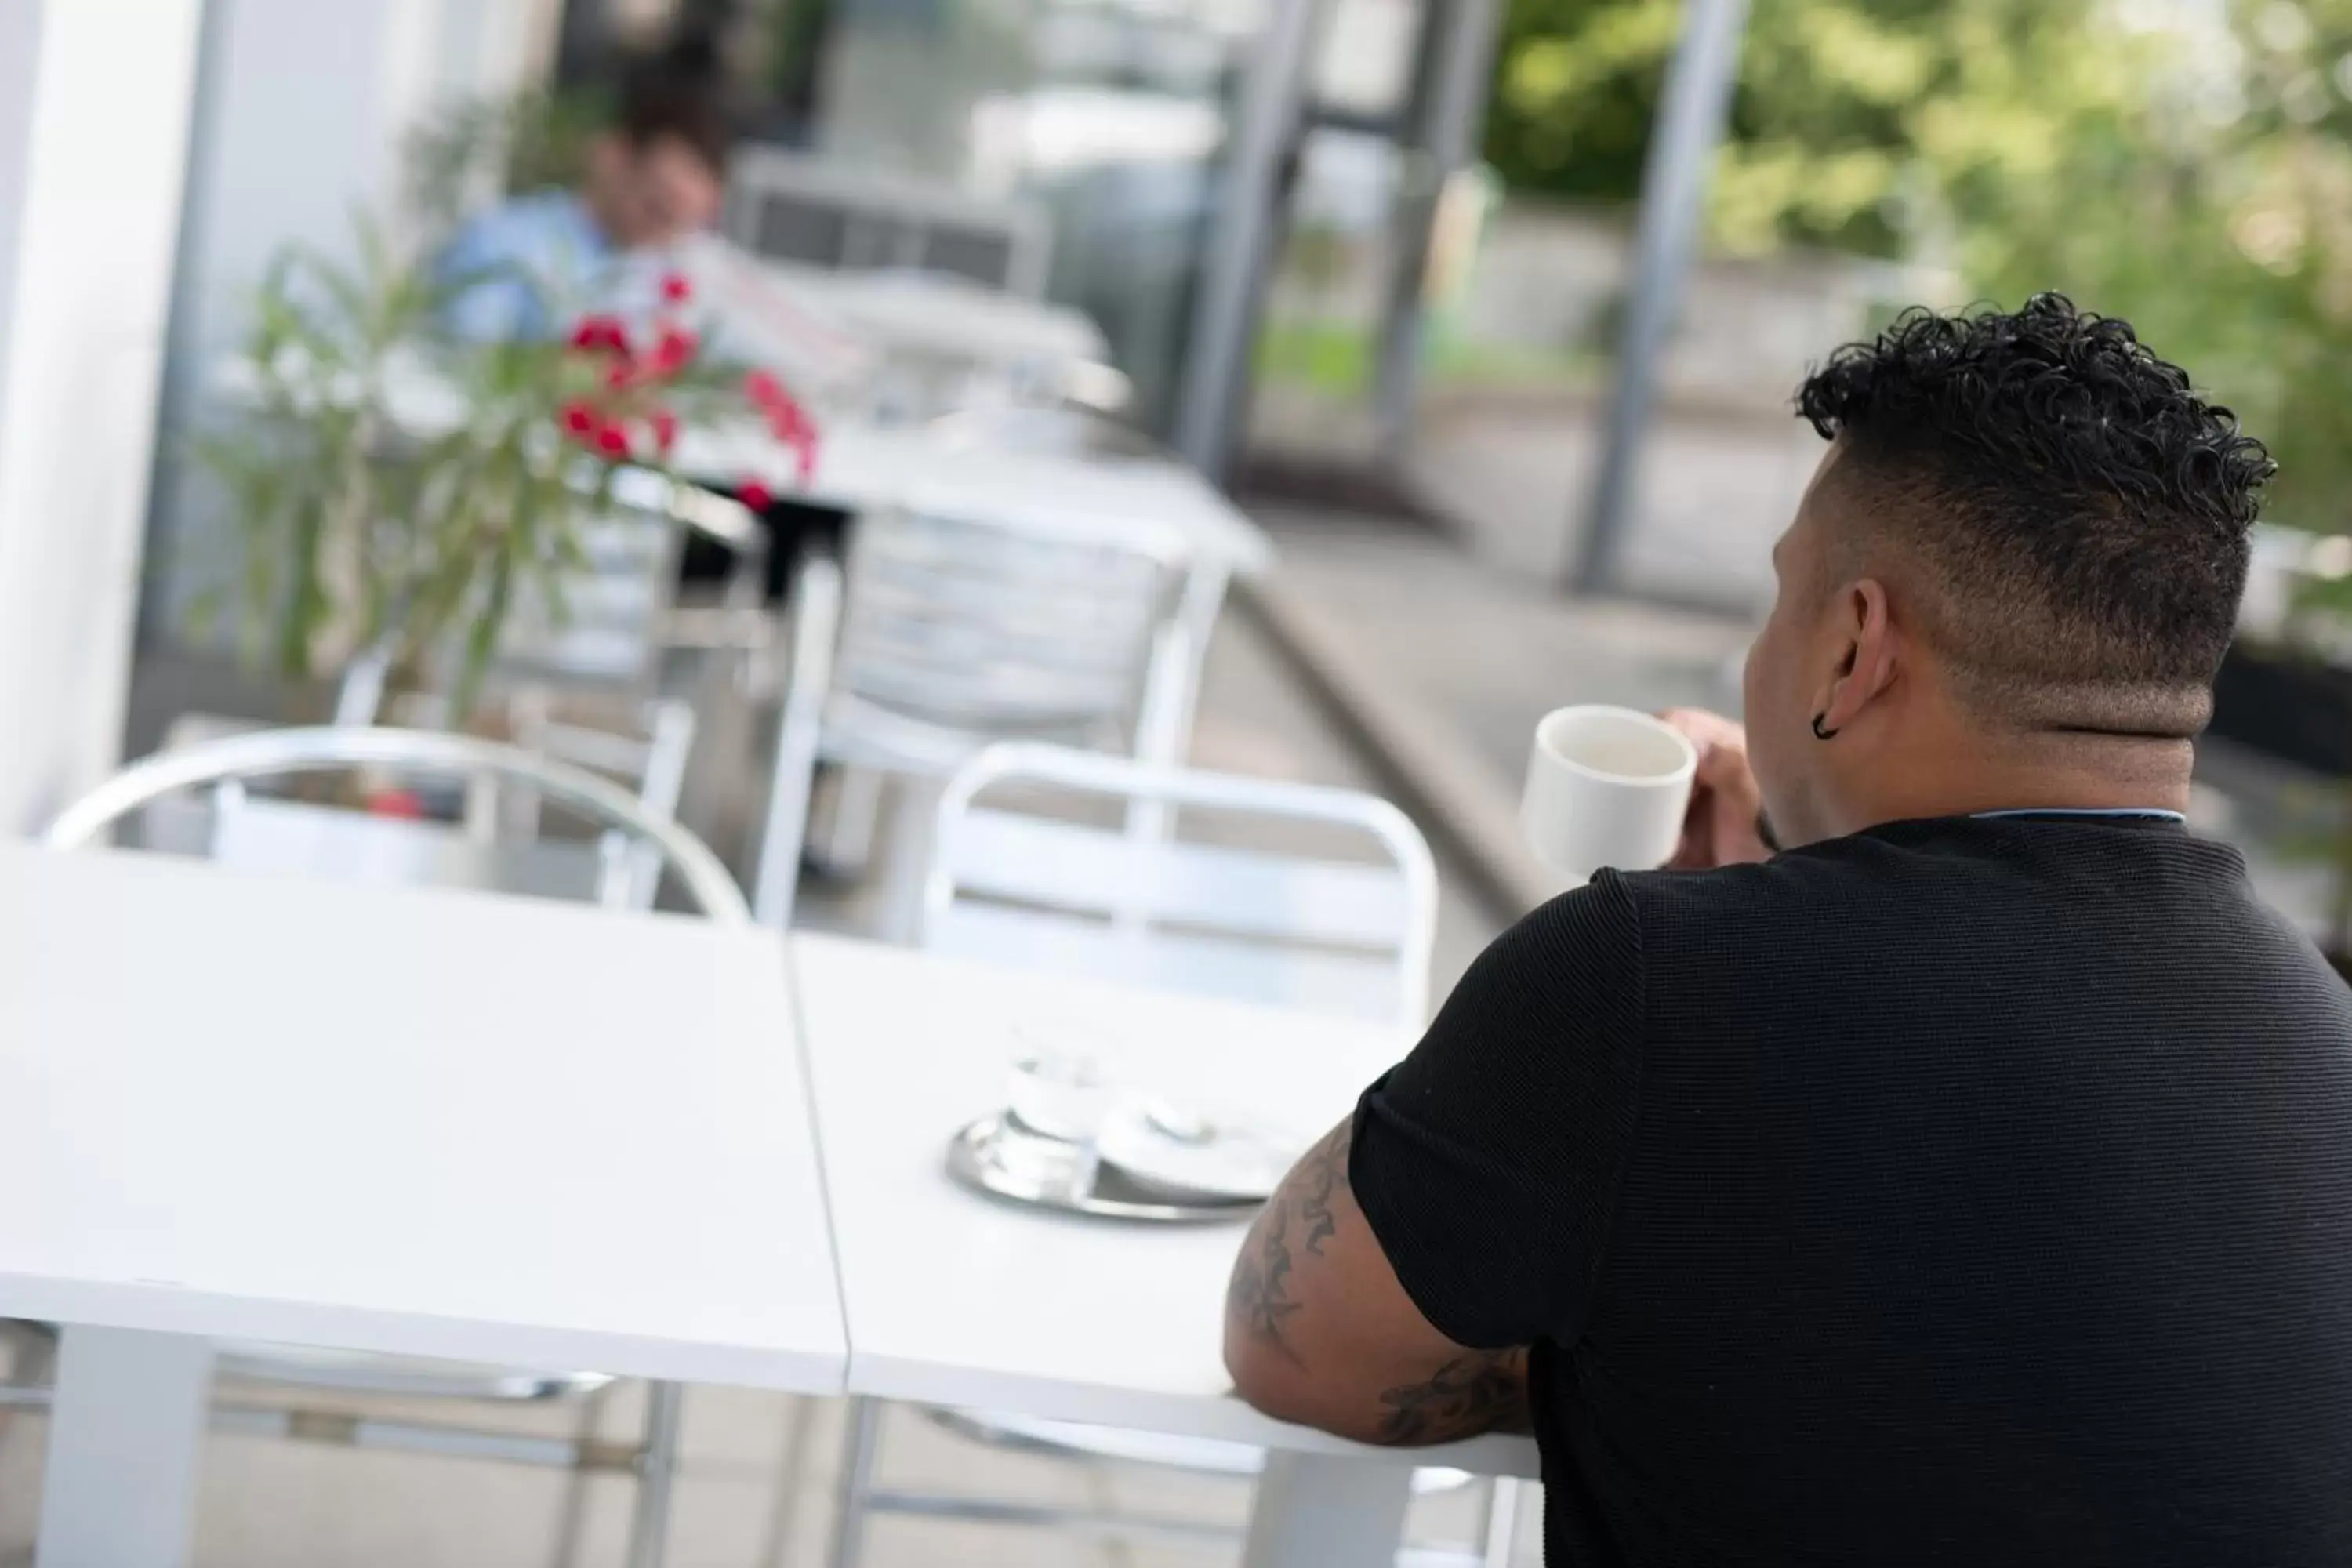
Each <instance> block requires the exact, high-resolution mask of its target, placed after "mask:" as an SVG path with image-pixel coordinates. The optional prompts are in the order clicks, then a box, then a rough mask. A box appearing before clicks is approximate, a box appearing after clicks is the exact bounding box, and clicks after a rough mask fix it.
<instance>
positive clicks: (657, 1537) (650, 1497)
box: [627, 1383, 686, 1568]
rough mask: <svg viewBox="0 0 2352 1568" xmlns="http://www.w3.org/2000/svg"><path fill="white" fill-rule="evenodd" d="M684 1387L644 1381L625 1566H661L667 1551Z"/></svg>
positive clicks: (683, 1419)
mask: <svg viewBox="0 0 2352 1568" xmlns="http://www.w3.org/2000/svg"><path fill="white" fill-rule="evenodd" d="M685 1425H686V1385H685V1384H677V1383H653V1384H646V1441H645V1447H644V1448H643V1449H642V1450H640V1451H639V1454H638V1457H637V1506H636V1510H635V1512H634V1513H632V1514H631V1515H630V1517H629V1555H628V1558H627V1563H628V1565H629V1568H661V1563H662V1559H663V1557H664V1556H666V1555H667V1553H668V1552H669V1505H670V1498H671V1496H672V1494H673V1493H675V1492H676V1491H677V1453H678V1439H679V1437H680V1436H681V1435H682V1433H683V1431H684V1428H685Z"/></svg>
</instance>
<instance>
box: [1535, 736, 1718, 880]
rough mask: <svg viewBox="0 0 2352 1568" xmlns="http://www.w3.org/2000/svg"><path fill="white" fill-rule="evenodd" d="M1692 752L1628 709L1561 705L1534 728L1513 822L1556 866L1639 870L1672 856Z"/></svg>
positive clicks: (1569, 870) (1572, 873)
mask: <svg viewBox="0 0 2352 1568" xmlns="http://www.w3.org/2000/svg"><path fill="white" fill-rule="evenodd" d="M1697 772H1698V749H1697V748H1696V747H1695V746H1693V745H1692V744H1691V743H1690V741H1689V740H1688V738H1687V737H1685V735H1684V734H1683V733H1682V731H1678V730H1676V729H1675V727H1674V726H1673V725H1671V724H1668V723H1667V722H1665V721H1664V720H1662V719H1656V718H1653V717H1652V716H1651V715H1649V714H1647V713H1638V712H1635V711H1634V710H1633V709H1631V708H1605V707H1582V708H1562V709H1559V710H1557V711H1554V712H1551V713H1547V714H1545V715H1544V719H1543V722H1541V723H1539V724H1538V725H1537V726H1536V742H1535V752H1534V754H1533V755H1532V756H1531V757H1530V758H1529V759H1528V788H1527V794H1526V795H1525V796H1523V797H1522V798H1521V800H1520V803H1519V823H1520V826H1521V828H1522V829H1523V830H1524V831H1525V832H1526V834H1527V836H1528V847H1531V848H1532V849H1534V850H1535V852H1536V857H1537V858H1538V859H1540V860H1541V861H1542V862H1543V863H1544V864H1545V865H1546V866H1548V867H1549V868H1551V869H1552V870H1554V871H1557V872H1559V874H1560V875H1561V876H1563V877H1567V878H1571V879H1574V880H1576V881H1580V882H1581V881H1585V880H1587V879H1590V878H1591V875H1592V873H1593V872H1595V871H1598V870H1599V869H1601V868H1602V867H1603V866H1614V867H1616V868H1619V869H1620V870H1626V871H1645V870H1650V869H1653V868H1656V867H1659V866H1663V865H1664V864H1665V863H1666V862H1667V861H1668V860H1670V859H1672V858H1674V853H1675V844H1676V843H1678V842H1679V841H1680V840H1681V838H1682V831H1683V816H1684V814H1685V812H1686V811H1687V810H1688V809H1689V807H1690V796H1691V779H1692V777H1693V776H1694V775H1695V774H1696V773H1697Z"/></svg>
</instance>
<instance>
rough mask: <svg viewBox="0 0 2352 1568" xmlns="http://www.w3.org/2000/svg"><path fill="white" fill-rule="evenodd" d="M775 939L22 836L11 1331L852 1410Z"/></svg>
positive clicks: (3, 1106) (10, 983)
mask: <svg viewBox="0 0 2352 1568" xmlns="http://www.w3.org/2000/svg"><path fill="white" fill-rule="evenodd" d="M809 1125H810V1124H809V1118H808V1113H807V1105H806V1102H805V1099H804V1095H803V1084H802V1079H801V1076H800V1072H799V1068H798V1063H797V1061H796V1058H795V1045H794V1038H793V1013H792V1008H791V1002H790V994H789V990H788V986H787V981H786V975H785V973H784V964H783V954H782V951H781V944H780V943H778V942H777V941H776V939H775V938H774V937H773V936H772V934H769V933H765V932H761V931H748V930H742V929H722V928H719V927H716V926H712V925H709V924H708V923H705V922H702V921H695V920H691V919H686V918H680V917H671V916H650V915H649V916H635V915H622V914H615V913H612V912H608V911H605V910H593V909H585V908H580V907H576V906H570V905H563V904H556V903H543V902H532V901H525V900H507V899H501V898H498V897H494V896H488V895H482V894H473V893H455V892H444V891H436V890H428V889H386V888H382V887H355V886H345V885H340V884H331V883H319V882H310V881H304V880H299V879H274V878H268V877H260V876H248V875H241V874H239V873H236V872H233V871H229V870H225V869H222V868H216V867H212V866H207V865H205V864H203V863H201V862H196V861H189V860H179V859H173V858H166V857H162V856H146V855H140V854H133V853H127V852H110V851H103V850H96V851H89V852H85V853H81V854H66V853H62V852H57V851H49V850H43V849H37V848H31V847H20V846H0V1316H7V1317H30V1318H40V1319H49V1320H57V1321H67V1322H72V1323H87V1324H92V1325H97V1326H101V1327H112V1328H130V1329H147V1330H158V1331H172V1332H180V1333H188V1334H199V1335H206V1336H211V1337H215V1338H223V1339H228V1338H235V1339H259V1340H279V1341H291V1342H301V1343H310V1344H320V1345H329V1346H334V1347H338V1348H343V1349H352V1350H366V1351H378V1352H395V1353H403V1354H410V1355H421V1356H435V1357H450V1358H456V1359H460V1360H467V1361H477V1362H488V1363H499V1364H507V1365H516V1366H524V1367H538V1368H546V1369H550V1370H559V1369H566V1368H576V1369H589V1370H596V1371H603V1372H610V1373H625V1374H631V1375H637V1376H646V1377H659V1378H672V1379H679V1380H688V1381H707V1382H717V1383H731V1384H756V1385H762V1386H769V1387H775V1388H784V1389H796V1390H805V1391H837V1390H838V1389H839V1388H840V1387H841V1383H842V1376H843V1372H844V1367H845V1355H846V1350H845V1341H844V1336H843V1331H842V1321H841V1313H840V1305H839V1297H838V1294H837V1291H836V1284H835V1274H834V1269H833V1260H832V1250H831V1239H830V1236H829V1233H828V1229H827V1225H826V1217H825V1210H824V1198H823V1189H822V1186H821V1183H820V1179H819V1175H818V1171H817V1163H816V1156H815V1148H814V1139H813V1137H812V1135H811V1133H810V1131H809Z"/></svg>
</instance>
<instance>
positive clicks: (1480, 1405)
mask: <svg viewBox="0 0 2352 1568" xmlns="http://www.w3.org/2000/svg"><path fill="white" fill-rule="evenodd" d="M1527 1358H1528V1352H1525V1351H1523V1350H1513V1351H1496V1352H1491V1353H1488V1354H1484V1355H1465V1356H1457V1357H1455V1358H1454V1360H1452V1361H1449V1362H1447V1363H1445V1364H1444V1366H1441V1367H1439V1368H1438V1369H1437V1371H1436V1372H1435V1373H1432V1374H1431V1376H1430V1378H1429V1380H1428V1381H1427V1382H1425V1383H1410V1384H1404V1385H1402V1387H1398V1388H1391V1389H1388V1390H1386V1391H1385V1392H1383V1393H1382V1394H1381V1405H1384V1406H1386V1408H1387V1414H1386V1415H1382V1416H1381V1427H1380V1435H1379V1436H1378V1437H1376V1438H1375V1439H1374V1441H1376V1442H1381V1443H1389V1444H1393V1445H1395V1446H1396V1447H1417V1446H1420V1445H1423V1444H1427V1443H1451V1442H1454V1440H1456V1439H1457V1438H1462V1437H1475V1436H1478V1434H1480V1433H1481V1432H1497V1431H1502V1432H1524V1431H1526V1430H1528V1360H1527Z"/></svg>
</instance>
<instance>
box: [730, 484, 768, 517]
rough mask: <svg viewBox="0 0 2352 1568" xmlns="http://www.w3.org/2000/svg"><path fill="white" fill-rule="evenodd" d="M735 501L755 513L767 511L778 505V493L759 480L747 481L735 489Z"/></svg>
mask: <svg viewBox="0 0 2352 1568" xmlns="http://www.w3.org/2000/svg"><path fill="white" fill-rule="evenodd" d="M735 499H736V500H740V501H741V502H742V503H743V504H744V505H745V506H748V507H750V508H751V510H753V511H765V510H768V509H769V508H770V507H772V506H773V505H775V504H776V492H775V491H773V490H772V489H769V488H768V487H767V486H765V485H763V484H761V482H760V481H759V480H757V479H745V480H744V481H743V482H742V483H741V484H740V485H737V486H736V487H735Z"/></svg>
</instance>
